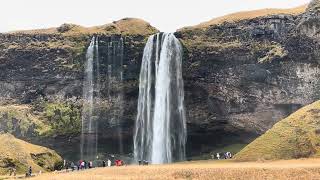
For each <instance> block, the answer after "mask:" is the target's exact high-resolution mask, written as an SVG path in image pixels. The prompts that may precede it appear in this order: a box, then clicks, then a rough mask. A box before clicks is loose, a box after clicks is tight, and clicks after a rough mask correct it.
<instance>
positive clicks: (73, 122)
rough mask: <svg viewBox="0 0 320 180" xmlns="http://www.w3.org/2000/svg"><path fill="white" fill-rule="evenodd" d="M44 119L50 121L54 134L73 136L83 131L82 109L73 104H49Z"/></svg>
mask: <svg viewBox="0 0 320 180" xmlns="http://www.w3.org/2000/svg"><path fill="white" fill-rule="evenodd" d="M44 118H46V119H47V120H48V121H49V123H50V125H51V127H52V130H51V133H54V134H58V135H72V134H78V133H79V132H80V130H81V115H80V108H79V107H77V106H75V105H73V104H71V103H47V104H46V105H45V108H44Z"/></svg>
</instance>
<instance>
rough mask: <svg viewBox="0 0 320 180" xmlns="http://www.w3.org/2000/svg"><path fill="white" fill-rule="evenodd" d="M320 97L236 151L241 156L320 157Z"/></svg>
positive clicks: (247, 157)
mask: <svg viewBox="0 0 320 180" xmlns="http://www.w3.org/2000/svg"><path fill="white" fill-rule="evenodd" d="M319 125H320V101H317V102H315V103H313V104H311V105H308V106H305V107H303V108H302V109H300V110H298V111H297V112H295V113H293V114H291V115H290V116H289V117H287V118H285V119H283V120H281V121H280V122H278V123H277V124H275V125H274V126H273V127H272V128H271V129H270V130H268V131H267V132H266V133H265V134H263V135H262V136H260V137H259V138H257V139H256V140H255V141H253V142H252V143H251V144H249V145H248V146H246V147H245V148H244V149H243V150H242V151H240V152H239V153H238V154H237V155H236V159H237V160H241V161H252V160H275V159H293V158H308V157H320V128H319V127H320V126H319Z"/></svg>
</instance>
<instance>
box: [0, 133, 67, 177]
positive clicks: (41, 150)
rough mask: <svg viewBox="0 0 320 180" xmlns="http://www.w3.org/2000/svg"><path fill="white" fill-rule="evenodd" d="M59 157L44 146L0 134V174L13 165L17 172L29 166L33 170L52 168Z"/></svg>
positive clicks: (24, 170)
mask: <svg viewBox="0 0 320 180" xmlns="http://www.w3.org/2000/svg"><path fill="white" fill-rule="evenodd" d="M61 161H62V159H61V157H60V156H59V155H58V154H57V153H56V152H54V151H53V150H50V149H48V148H45V147H41V146H37V145H33V144H30V143H27V142H25V141H22V140H20V139H16V138H15V137H14V136H12V135H10V134H0V174H6V173H7V172H8V170H9V168H10V167H13V166H15V167H16V168H17V173H25V172H26V170H27V169H28V167H29V166H31V167H32V169H33V171H34V172H38V171H40V170H41V171H50V170H54V167H55V166H58V165H59V163H61Z"/></svg>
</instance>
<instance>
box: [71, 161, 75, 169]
mask: <svg viewBox="0 0 320 180" xmlns="http://www.w3.org/2000/svg"><path fill="white" fill-rule="evenodd" d="M74 169H75V168H74V163H73V162H71V171H74Z"/></svg>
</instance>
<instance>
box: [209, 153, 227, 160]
mask: <svg viewBox="0 0 320 180" xmlns="http://www.w3.org/2000/svg"><path fill="white" fill-rule="evenodd" d="M231 158H232V153H231V152H224V153H217V154H216V156H215V155H214V154H211V159H218V160H220V159H231Z"/></svg>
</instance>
